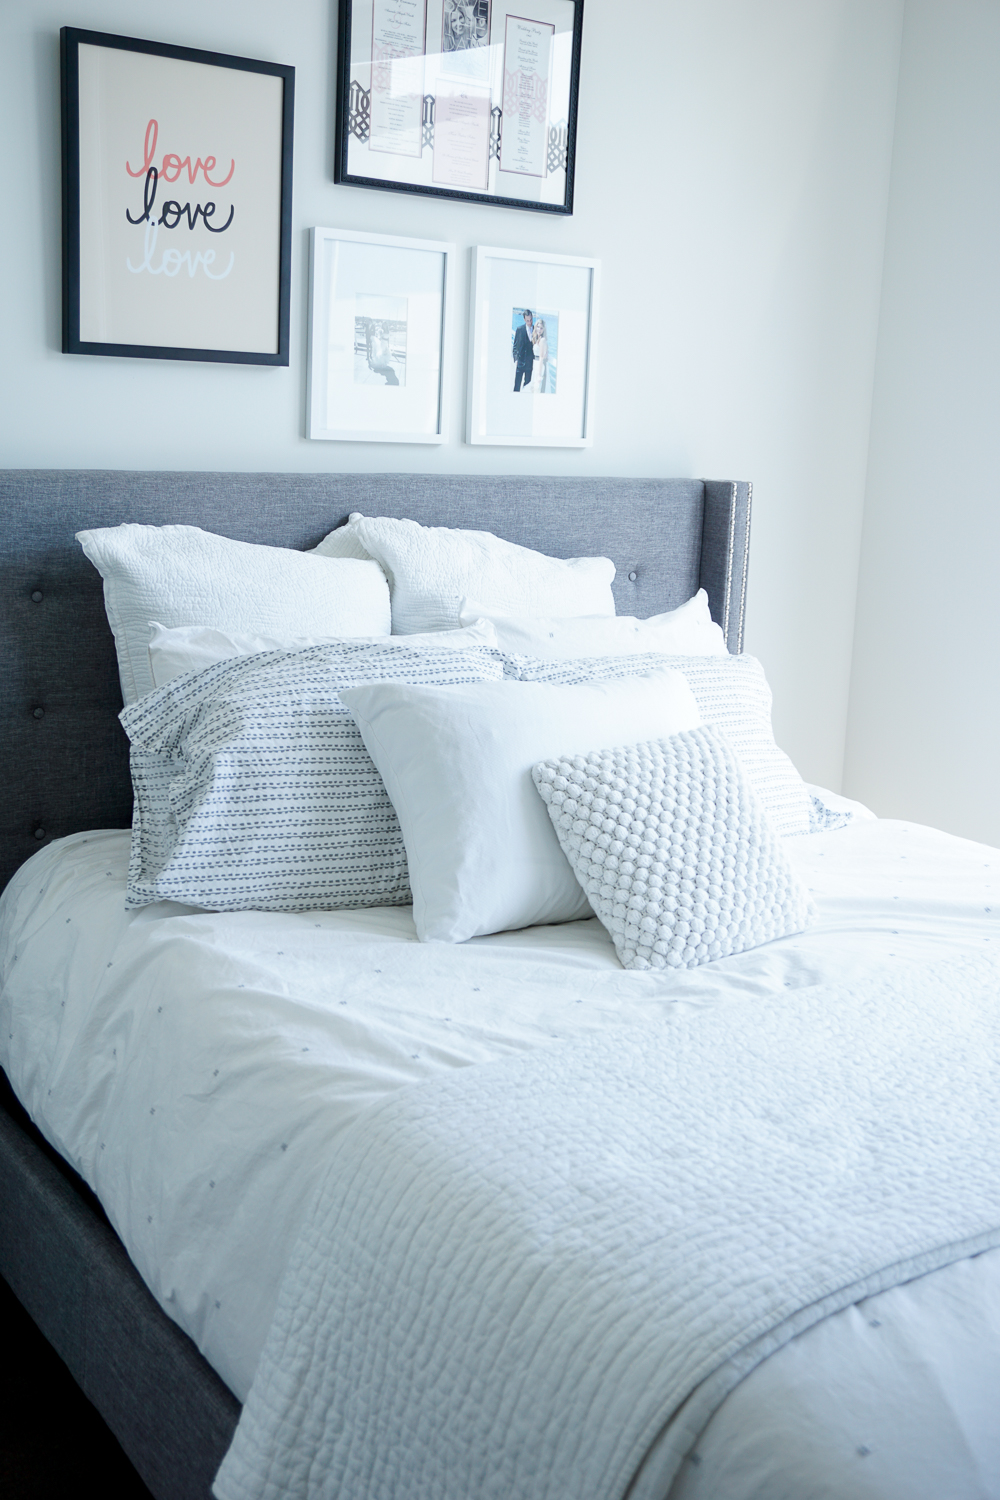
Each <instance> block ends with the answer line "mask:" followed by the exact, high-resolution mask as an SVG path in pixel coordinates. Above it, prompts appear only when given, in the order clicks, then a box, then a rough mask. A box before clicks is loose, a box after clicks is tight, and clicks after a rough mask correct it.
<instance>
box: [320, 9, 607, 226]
mask: <svg viewBox="0 0 1000 1500" xmlns="http://www.w3.org/2000/svg"><path fill="white" fill-rule="evenodd" d="M361 3H363V0H358V5H359V6H360V4H361ZM445 3H447V0H445ZM480 3H482V4H485V5H487V6H489V5H491V4H492V3H494V0H480ZM571 3H572V4H573V5H574V17H573V32H572V51H571V59H570V76H569V97H568V102H567V114H566V121H565V127H564V132H563V130H560V131H559V137H560V138H557V139H555V140H552V139H551V133H552V127H550V143H549V161H550V162H551V161H552V160H553V157H554V155H558V156H560V157H562V158H563V160H564V166H563V168H562V170H563V171H564V172H565V189H564V194H563V199H562V201H561V202H540V201H536V200H531V199H526V198H517V197H510V196H505V195H503V194H501V193H498V192H496V193H494V192H488V191H487V192H475V191H468V190H466V189H463V188H457V187H445V186H440V185H437V184H433V183H414V182H407V181H404V180H397V179H394V178H386V177H374V176H366V175H364V174H363V173H359V172H358V171H351V170H350V163H349V154H350V150H351V138H352V136H354V137H355V138H356V139H359V140H364V139H365V137H364V136H363V134H360V133H359V132H363V131H364V130H365V128H366V124H365V102H364V99H363V98H360V99H359V98H356V97H354V96H356V95H358V93H359V89H360V92H361V94H362V95H363V93H364V91H363V88H361V86H360V85H359V84H358V83H357V82H356V81H355V80H352V76H351V48H352V36H353V34H354V14H355V8H356V6H355V0H339V27H338V52H337V114H336V140H335V149H334V169H333V180H334V182H335V183H338V184H340V185H342V186H350V187H363V188H377V189H379V190H380V191H382V192H397V193H416V194H419V195H420V196H423V197H429V198H449V199H459V200H462V201H464V202H467V203H489V204H494V205H497V206H499V207H501V208H519V209H525V210H528V211H531V212H535V213H549V214H563V215H569V214H572V212H573V193H574V186H575V178H576V127H577V116H578V112H579V94H580V55H581V49H582V43H583V0H571ZM440 4H441V0H425V15H426V12H427V9H428V8H429V7H430V6H432V5H440ZM526 8H527V10H528V11H529V12H530V11H531V9H532V7H531V5H530V4H528V5H527V7H526ZM370 93H371V91H370V90H369V112H370ZM423 104H424V119H423V141H422V147H421V149H422V150H423V148H424V147H425V146H426V145H427V144H428V140H429V141H430V144H431V145H432V149H433V137H434V130H435V120H434V104H435V101H434V98H433V97H432V96H429V95H424V98H423ZM491 114H492V125H491V132H490V149H489V158H490V160H491V161H492V158H493V157H497V159H498V164H499V153H500V150H501V142H502V133H503V117H502V109H500V108H499V107H497V106H496V105H494V107H493V109H492V111H491ZM563 135H564V138H562V137H563Z"/></svg>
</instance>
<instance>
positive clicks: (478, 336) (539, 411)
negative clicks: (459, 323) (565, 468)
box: [466, 245, 600, 448]
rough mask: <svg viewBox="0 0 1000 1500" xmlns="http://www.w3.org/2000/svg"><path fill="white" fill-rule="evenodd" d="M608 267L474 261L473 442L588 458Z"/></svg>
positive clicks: (483, 254)
mask: <svg viewBox="0 0 1000 1500" xmlns="http://www.w3.org/2000/svg"><path fill="white" fill-rule="evenodd" d="M599 278H600V261H598V260H593V259H591V258H589V257H585V256H571V255H542V254H538V253H532V252H528V251H523V250H500V249H495V248H491V247H489V246H485V245H479V246H477V247H476V249H475V250H474V251H473V266H472V306H471V315H470V340H469V400H468V412H467V428H466V441H467V442H470V443H490V444H497V445H505V446H517V447H558V448H589V447H590V446H591V444H592V443H593V434H592V430H591V409H592V401H593V388H594V378H593V371H594V367H595V348H596V324H597V295H598V282H599Z"/></svg>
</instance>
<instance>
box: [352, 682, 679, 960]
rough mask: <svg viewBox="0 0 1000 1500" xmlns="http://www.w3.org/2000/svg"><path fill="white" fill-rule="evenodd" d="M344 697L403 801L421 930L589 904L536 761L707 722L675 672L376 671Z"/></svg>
mask: <svg viewBox="0 0 1000 1500" xmlns="http://www.w3.org/2000/svg"><path fill="white" fill-rule="evenodd" d="M340 697H341V701H342V702H343V703H345V704H346V705H347V707H348V708H349V709H350V711H351V713H352V714H353V715H354V717H355V719H356V721H357V724H358V728H359V729H360V730H361V737H362V739H363V740H364V742H365V746H366V748H367V750H368V753H369V755H370V756H371V758H372V760H373V761H374V762H375V765H376V767H377V768H378V770H379V772H380V773H381V776H382V780H383V781H384V782H385V787H386V791H387V792H388V793H389V797H390V799H391V801H392V804H393V806H394V807H395V809H396V816H397V817H398V818H399V824H400V827H401V829H402V831H403V843H404V844H405V846H406V858H407V863H408V865H409V871H410V889H411V891H412V892H413V920H414V922H415V924H416V928H417V936H418V937H419V938H420V940H421V941H422V942H428V941H435V942H443V943H461V942H464V941H465V939H466V938H471V937H477V936H479V935H481V934H484V933H489V932H503V931H505V930H507V929H508V928H517V927H529V926H532V925H534V924H536V923H542V922H568V921H572V920H574V919H576V918H578V917H585V916H589V915H590V914H591V912H590V905H589V903H588V901H587V898H586V896H585V895H584V893H583V891H582V890H581V889H580V886H579V884H578V882H577V880H576V878H575V876H574V874H573V871H572V870H571V869H570V867H569V864H568V863H567V861H566V858H565V856H564V855H563V853H562V851H561V850H560V848H559V842H558V840H557V838H556V835H555V832H554V830H553V828H552V824H551V822H550V821H549V817H548V814H547V813H546V811H545V807H544V805H543V803H542V802H541V800H540V799H539V797H538V794H537V793H536V791H535V788H534V784H533V782H532V779H531V768H532V766H534V765H535V764H536V763H537V762H538V761H540V760H546V759H548V758H549V757H551V756H554V755H572V754H575V753H576V752H578V751H587V750H591V749H594V748H598V749H600V748H603V747H605V746H610V745H616V744H620V743H621V741H622V739H628V740H645V739H657V738H659V737H661V736H662V735H667V734H674V733H675V732H676V731H677V730H680V729H690V728H693V727H694V725H696V724H698V723H700V716H699V713H698V709H697V706H696V704H695V701H694V698H693V696H692V693H691V689H690V688H689V687H688V686H687V683H686V682H685V681H684V678H683V677H682V676H681V674H680V673H679V672H672V671H660V672H650V673H648V674H646V675H644V676H636V677H629V678H627V679H624V680H621V679H619V680H617V681H612V682H595V683H585V684H582V685H580V686H575V687H549V686H547V685H541V684H536V683H520V682H476V683H469V684H465V685H462V686H457V687H440V688H437V687H433V688H421V687H410V686H408V685H407V684H405V683H400V682H378V683H371V684H368V685H366V686H364V687H355V688H350V689H348V690H346V691H342V692H341V695H340Z"/></svg>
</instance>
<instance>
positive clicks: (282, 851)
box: [121, 642, 502, 911]
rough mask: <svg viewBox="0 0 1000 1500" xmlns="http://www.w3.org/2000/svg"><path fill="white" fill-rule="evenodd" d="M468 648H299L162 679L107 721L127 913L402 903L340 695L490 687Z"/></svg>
mask: <svg viewBox="0 0 1000 1500" xmlns="http://www.w3.org/2000/svg"><path fill="white" fill-rule="evenodd" d="M501 671H502V667H501V665H500V661H499V658H498V657H497V655H496V653H495V652H492V651H490V650H488V649H486V648H484V647H466V648H464V649H455V648H454V647H428V646H420V647H413V646H408V645H407V644H406V643H405V642H400V643H399V644H394V645H391V646H386V645H384V644H377V645H356V644H354V643H352V642H341V643H339V644H337V645H328V646H313V647H311V648H309V649H308V650H305V651H297V652H280V651H274V652H268V653H266V654H265V655H257V656H245V657H238V658H235V659H233V660H230V661H224V662H220V663H219V664H218V665H216V666H212V667H208V668H206V669H205V670H204V671H203V672H197V673H193V674H189V675H187V676H184V677H178V678H175V679H174V681H173V682H170V683H168V684H167V685H166V687H162V688H158V689H157V690H156V691H155V692H153V693H149V694H147V695H146V696H145V697H143V698H141V699H140V700H139V701H138V702H137V703H134V704H132V705H131V706H130V707H129V708H126V709H124V710H123V712H122V715H121V720H122V723H123V725H124V726H125V729H126V731H127V733H128V736H129V739H130V740H131V742H132V751H131V758H132V780H133V785H134V788H135V811H134V815H133V825H132V855H131V861H130V865H129V879H128V892H127V903H126V904H127V905H128V906H129V907H137V906H144V905H146V904H147V903H148V902H151V901H162V900H171V901H182V902H186V903H187V904H189V905H192V906H201V907H206V908H207V909H209V910H210V911H241V910H246V909H256V910H260V911H309V910H313V909H321V908H322V909H332V908H336V907H359V906H390V905H404V904H405V903H406V902H408V901H409V900H410V891H409V885H408V882H407V869H406V852H405V849H404V846H403V839H402V835H401V833H400V829H399V823H398V821H397V819H396V814H395V812H394V811H393V808H392V804H391V803H390V801H389V798H388V796H387V795H386V791H385V787H384V786H383V784H382V780H381V777H380V776H379V774H378V772H377V771H376V769H375V767H374V766H373V765H372V762H371V759H370V757H369V755H368V753H367V751H366V750H365V747H364V745H363V744H362V741H361V736H360V735H359V733H358V730H357V726H356V725H355V723H354V720H353V719H352V717H351V715H350V714H349V713H348V711H347V709H346V708H345V707H344V705H343V703H342V702H341V697H340V695H341V692H342V690H343V689H344V688H346V687H351V686H353V685H354V684H356V683H359V682H370V681H373V680H380V679H385V678H391V679H395V680H398V681H406V682H411V683H414V682H419V683H427V684H441V685H444V684H454V683H463V682H474V681H480V680H484V679H486V680H489V679H494V680H495V679H498V678H499V677H500V674H501Z"/></svg>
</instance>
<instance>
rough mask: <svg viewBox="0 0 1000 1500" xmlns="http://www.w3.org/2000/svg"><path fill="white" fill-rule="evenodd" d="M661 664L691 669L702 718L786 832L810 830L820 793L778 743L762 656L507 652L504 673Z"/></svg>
mask: <svg viewBox="0 0 1000 1500" xmlns="http://www.w3.org/2000/svg"><path fill="white" fill-rule="evenodd" d="M656 667H659V668H664V667H673V668H675V669H676V670H677V671H678V672H681V673H682V674H683V676H684V677H685V679H686V681H687V682H688V685H689V686H690V688H691V691H692V693H693V694H694V697H695V702H696V703H697V705H698V709H699V712H700V713H701V717H702V719H703V720H704V722H705V723H706V724H711V725H712V726H713V727H714V728H715V729H717V730H719V731H720V733H722V734H724V735H725V736H726V738H727V740H728V741H729V743H730V744H731V745H732V747H733V749H734V750H735V751H736V754H737V755H738V756H739V758H740V761H741V762H742V764H743V768H744V770H745V771H746V773H747V776H748V777H749V778H750V785H751V786H752V787H753V789H754V791H755V792H756V793H757V796H758V797H759V798H760V800H761V802H762V803H763V804H764V810H765V812H766V813H767V814H768V816H769V818H770V819H771V822H772V823H773V824H774V826H775V828H777V830H778V832H779V833H780V834H783V835H784V836H785V837H790V836H791V835H794V834H800V833H809V832H810V831H811V826H812V819H811V809H812V799H811V798H810V796H809V792H808V791H807V790H806V784H805V782H804V781H803V780H802V777H801V776H800V775H799V773H798V771H797V770H796V769H795V766H794V765H793V764H792V762H791V760H789V758H788V756H787V755H786V754H785V752H784V751H783V750H781V749H779V747H778V746H777V745H776V744H775V741H774V732H773V730H772V729H771V689H770V687H769V686H768V683H767V678H766V677H765V676H764V668H763V667H762V666H761V664H760V662H759V661H758V660H757V659H756V657H753V656H724V657H723V656H713V657H706V656H672V655H666V656H663V655H660V654H659V653H650V654H649V655H644V656H608V657H591V658H590V659H588V660H581V661H539V660H537V659H534V658H531V657H526V656H505V657H504V675H505V676H507V677H509V678H512V679H513V680H514V681H516V682H551V683H566V682H605V681H607V680H608V679H609V678H616V677H629V676H631V675H633V674H634V673H636V672H649V671H650V670H652V669H653V668H656Z"/></svg>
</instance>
